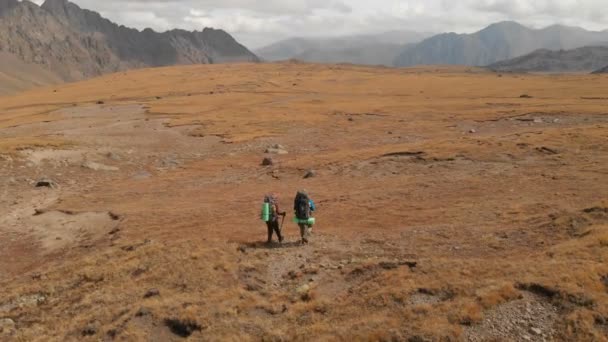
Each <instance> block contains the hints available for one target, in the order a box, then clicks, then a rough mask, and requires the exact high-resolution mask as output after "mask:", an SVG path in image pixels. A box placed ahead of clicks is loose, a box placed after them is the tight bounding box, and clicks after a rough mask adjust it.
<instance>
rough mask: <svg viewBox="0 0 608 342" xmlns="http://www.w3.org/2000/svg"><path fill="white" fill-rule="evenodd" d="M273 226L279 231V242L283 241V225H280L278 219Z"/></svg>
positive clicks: (276, 231)
mask: <svg viewBox="0 0 608 342" xmlns="http://www.w3.org/2000/svg"><path fill="white" fill-rule="evenodd" d="M273 228H274V231H275V233H277V237H278V238H279V242H283V235H281V226H280V225H279V221H278V220H277V221H274V222H273Z"/></svg>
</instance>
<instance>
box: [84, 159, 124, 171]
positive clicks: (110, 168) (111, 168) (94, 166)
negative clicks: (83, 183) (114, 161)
mask: <svg viewBox="0 0 608 342" xmlns="http://www.w3.org/2000/svg"><path fill="white" fill-rule="evenodd" d="M82 167H83V168H85V169H89V170H93V171H118V168H117V167H115V166H108V165H103V164H99V163H95V162H92V161H86V162H84V163H82Z"/></svg>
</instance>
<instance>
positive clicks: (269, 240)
mask: <svg viewBox="0 0 608 342" xmlns="http://www.w3.org/2000/svg"><path fill="white" fill-rule="evenodd" d="M266 226H267V227H268V242H272V230H273V227H272V221H268V222H266Z"/></svg>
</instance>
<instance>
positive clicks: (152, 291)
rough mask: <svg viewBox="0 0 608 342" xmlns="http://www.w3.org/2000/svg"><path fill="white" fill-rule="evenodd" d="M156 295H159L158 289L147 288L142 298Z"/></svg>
mask: <svg viewBox="0 0 608 342" xmlns="http://www.w3.org/2000/svg"><path fill="white" fill-rule="evenodd" d="M156 296H160V291H158V289H149V290H148V291H146V294H145V295H144V298H150V297H156Z"/></svg>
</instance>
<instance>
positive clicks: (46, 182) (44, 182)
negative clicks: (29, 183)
mask: <svg viewBox="0 0 608 342" xmlns="http://www.w3.org/2000/svg"><path fill="white" fill-rule="evenodd" d="M36 187H37V188H50V189H57V187H58V185H57V183H55V182H54V181H53V180H51V179H49V178H41V179H40V180H38V181H37V182H36Z"/></svg>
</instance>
